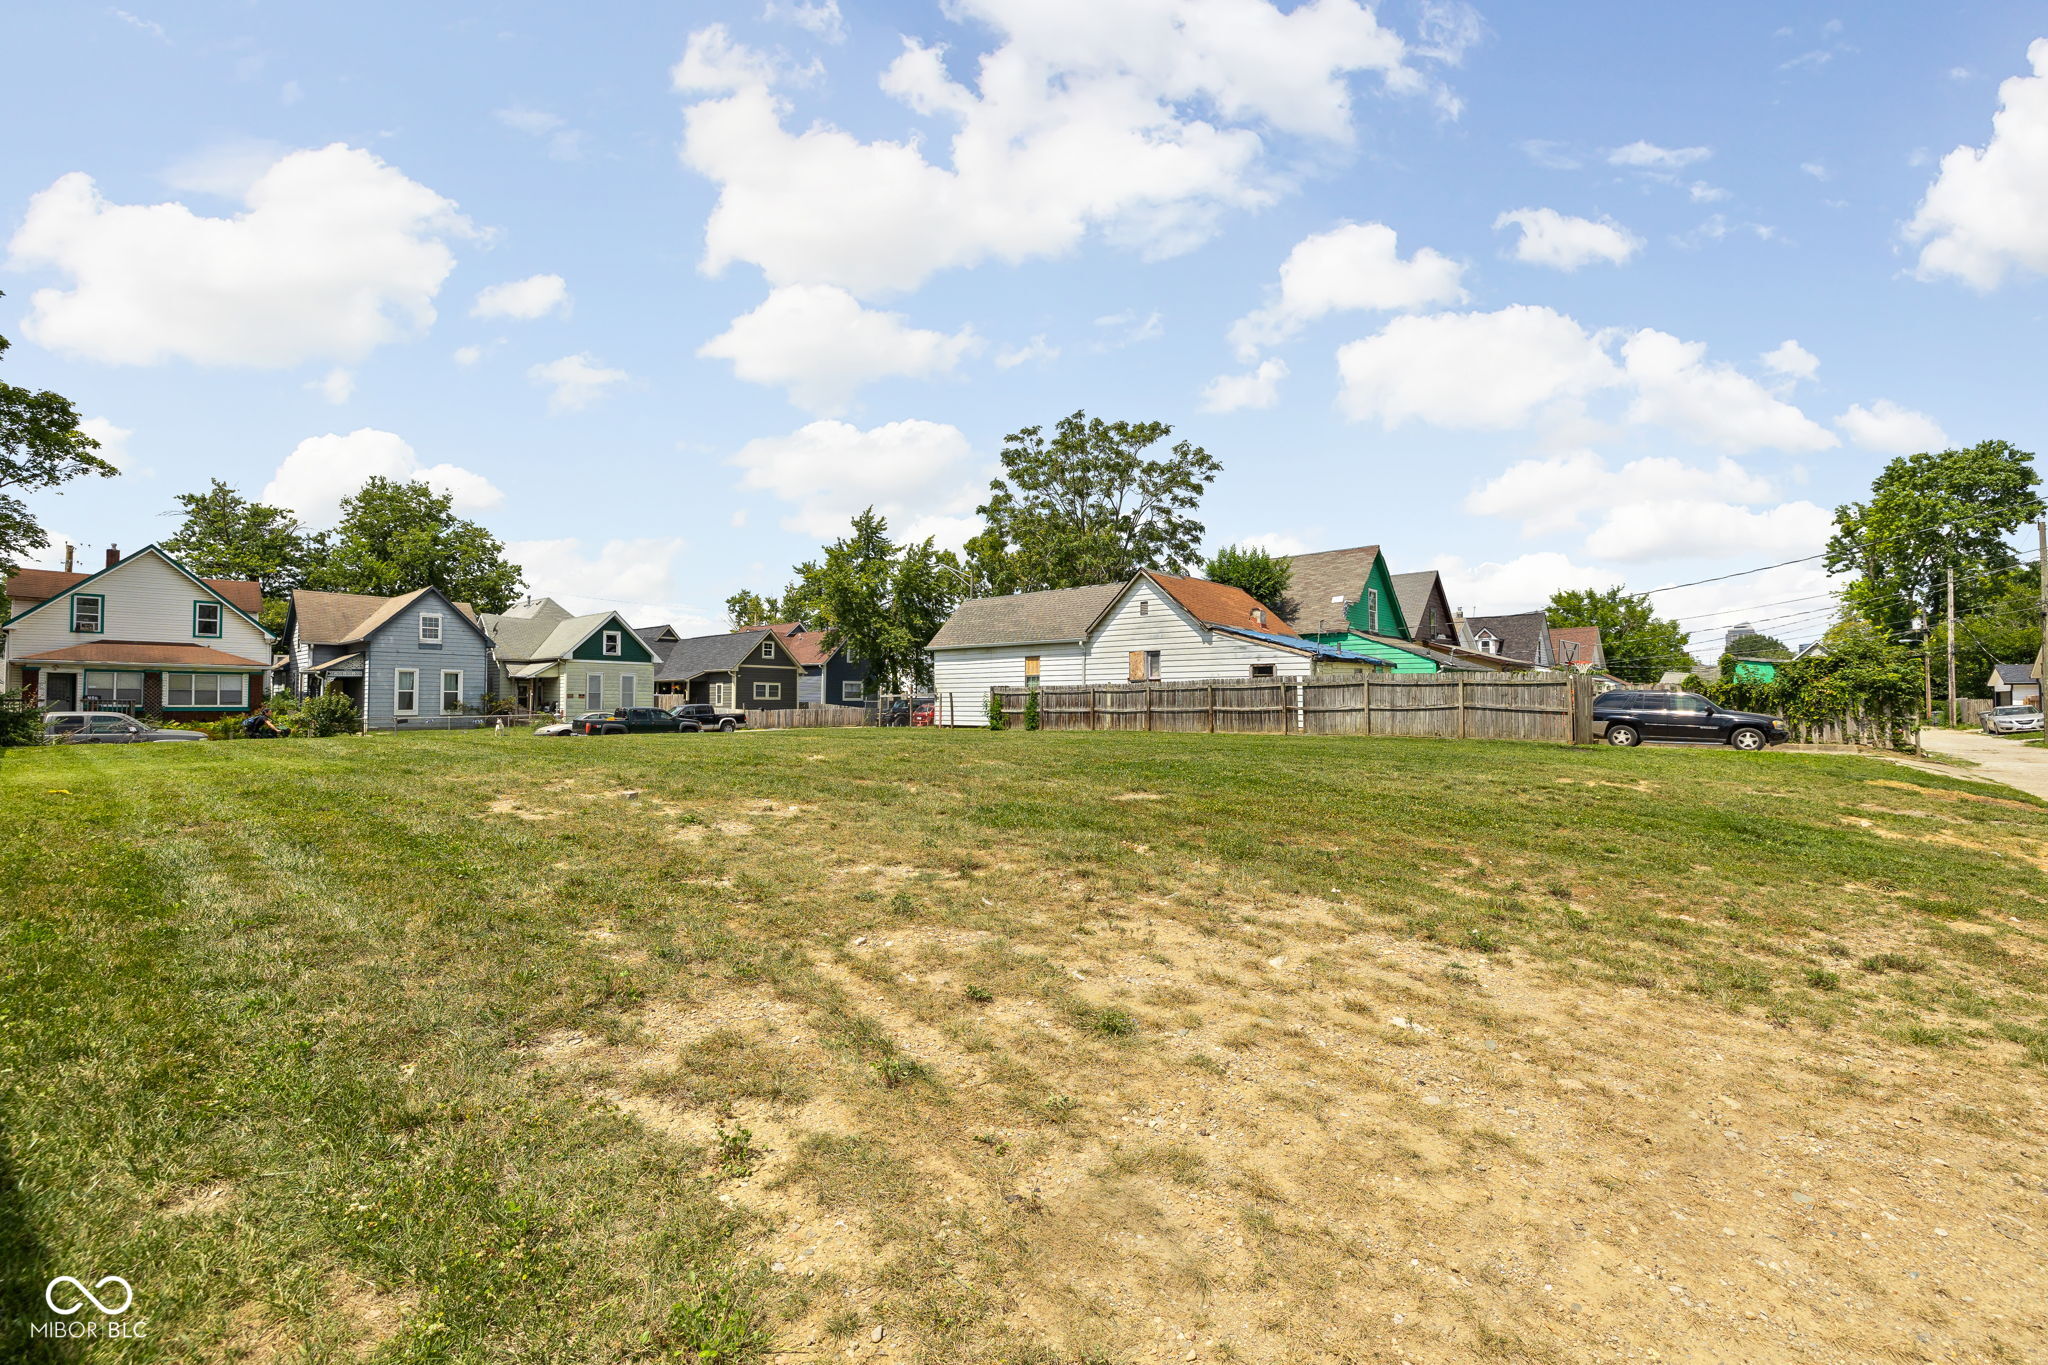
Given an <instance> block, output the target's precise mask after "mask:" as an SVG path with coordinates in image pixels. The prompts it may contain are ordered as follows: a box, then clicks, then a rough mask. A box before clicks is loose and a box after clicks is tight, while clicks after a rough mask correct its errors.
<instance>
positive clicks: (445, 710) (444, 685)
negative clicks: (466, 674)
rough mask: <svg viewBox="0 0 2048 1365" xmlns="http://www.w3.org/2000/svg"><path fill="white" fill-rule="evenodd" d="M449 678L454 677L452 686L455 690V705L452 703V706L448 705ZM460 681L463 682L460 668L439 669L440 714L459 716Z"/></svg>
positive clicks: (460, 699)
mask: <svg viewBox="0 0 2048 1365" xmlns="http://www.w3.org/2000/svg"><path fill="white" fill-rule="evenodd" d="M450 678H453V679H455V688H454V692H455V705H453V706H450V705H449V704H448V693H449V688H448V680H449V679H450ZM462 682H463V678H462V670H461V669H459V668H444V669H442V670H441V714H442V715H444V716H459V715H461V714H462Z"/></svg>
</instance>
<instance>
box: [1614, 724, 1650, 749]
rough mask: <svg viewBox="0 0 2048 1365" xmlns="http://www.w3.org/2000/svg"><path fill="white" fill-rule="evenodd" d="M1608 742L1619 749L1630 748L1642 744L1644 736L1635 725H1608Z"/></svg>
mask: <svg viewBox="0 0 2048 1365" xmlns="http://www.w3.org/2000/svg"><path fill="white" fill-rule="evenodd" d="M1607 742H1608V743H1609V744H1612V745H1614V746H1615V747H1616V748H1619V749H1630V748H1633V747H1635V746H1636V745H1638V744H1641V743H1642V742H1643V736H1642V733H1641V732H1640V731H1639V730H1637V729H1636V727H1635V726H1633V725H1610V726H1608V727H1607Z"/></svg>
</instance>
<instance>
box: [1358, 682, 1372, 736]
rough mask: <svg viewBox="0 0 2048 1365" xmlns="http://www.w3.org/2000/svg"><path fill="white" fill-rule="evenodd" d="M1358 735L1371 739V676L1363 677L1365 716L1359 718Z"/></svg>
mask: <svg viewBox="0 0 2048 1365" xmlns="http://www.w3.org/2000/svg"><path fill="white" fill-rule="evenodd" d="M1359 733H1360V734H1362V735H1364V736H1365V737H1366V738H1367V739H1370V738H1372V674H1370V673H1368V674H1366V675H1365V714H1364V715H1363V716H1361V717H1360V718H1359Z"/></svg>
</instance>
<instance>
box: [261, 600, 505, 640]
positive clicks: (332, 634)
mask: <svg viewBox="0 0 2048 1365" xmlns="http://www.w3.org/2000/svg"><path fill="white" fill-rule="evenodd" d="M431 591H432V589H430V588H421V589H419V590H418V591H417V592H409V593H406V594H404V595H403V596H400V597H378V596H375V595H374V594H371V593H363V592H314V591H313V590H312V589H310V588H297V589H294V590H293V592H292V613H293V615H294V616H296V617H297V618H298V629H299V638H300V639H301V640H304V641H306V642H307V643H308V644H316V645H338V644H345V643H347V642H348V641H350V640H360V639H363V638H364V637H365V636H367V635H369V634H370V633H371V632H372V631H374V630H376V629H377V627H379V626H381V625H383V624H384V623H385V622H386V621H389V620H390V619H391V618H392V617H394V616H396V615H397V614H398V613H399V612H401V611H404V610H405V609H406V607H407V606H408V605H410V604H411V603H412V602H413V601H414V600H415V599H416V598H418V597H419V596H420V594H421V593H425V592H431ZM455 609H456V610H457V611H459V612H461V613H462V614H463V615H464V616H467V617H468V618H469V619H470V620H472V621H474V620H476V619H477V618H476V609H475V608H474V607H472V606H470V605H469V603H467V602H457V603H456V604H455Z"/></svg>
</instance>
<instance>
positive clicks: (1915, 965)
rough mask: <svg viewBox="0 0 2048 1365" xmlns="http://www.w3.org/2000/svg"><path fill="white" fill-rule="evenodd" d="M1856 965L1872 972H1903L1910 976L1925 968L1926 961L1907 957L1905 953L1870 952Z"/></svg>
mask: <svg viewBox="0 0 2048 1365" xmlns="http://www.w3.org/2000/svg"><path fill="white" fill-rule="evenodd" d="M1856 965H1857V966H1859V967H1861V968H1862V969H1863V970H1864V971H1866V972H1870V973H1872V974H1876V973H1879V972H1903V973H1905V974H1907V975H1909V976H1910V975H1913V974H1915V973H1918V972H1924V971H1926V970H1927V963H1926V961H1925V960H1924V959H1921V958H1917V957H1909V956H1907V955H1906V954H1905V953H1872V954H1871V955H1870V956H1869V957H1866V958H1864V959H1863V960H1862V961H1861V962H1859V963H1857V964H1856Z"/></svg>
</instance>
